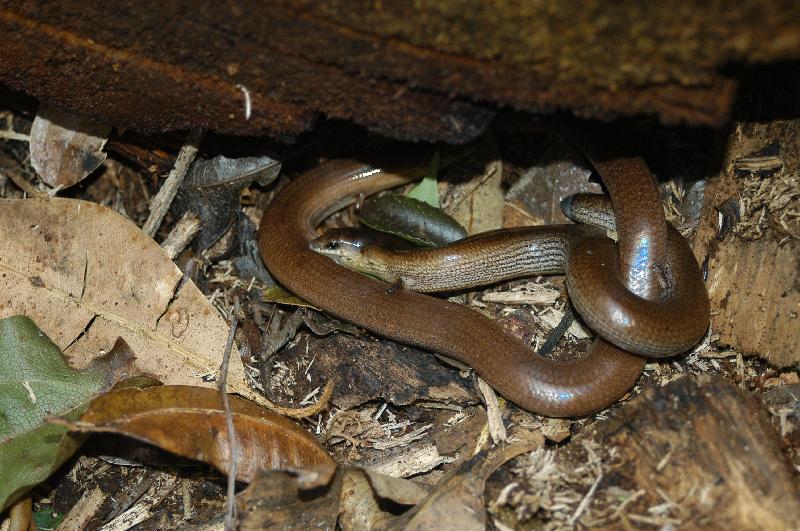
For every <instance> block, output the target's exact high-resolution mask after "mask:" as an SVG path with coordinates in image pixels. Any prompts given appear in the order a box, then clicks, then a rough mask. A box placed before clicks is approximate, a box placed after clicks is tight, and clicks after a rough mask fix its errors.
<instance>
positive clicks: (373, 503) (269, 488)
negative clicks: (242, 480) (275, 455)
mask: <svg viewBox="0 0 800 531" xmlns="http://www.w3.org/2000/svg"><path fill="white" fill-rule="evenodd" d="M333 472H335V474H333ZM426 496H428V491H427V490H426V489H425V488H424V487H422V486H420V485H417V484H416V483H414V482H412V481H409V480H407V479H401V478H393V477H389V476H384V475H382V474H378V473H375V472H369V471H366V470H362V469H356V468H346V467H339V468H334V467H322V468H321V467H316V468H314V469H311V470H273V471H262V472H261V473H259V474H257V475H256V477H255V478H254V479H253V481H252V482H251V483H250V486H249V487H248V488H247V489H245V490H244V491H243V492H242V493H241V494H240V495H239V497H238V500H237V502H238V508H239V511H238V513H239V522H238V524H239V529H287V528H291V529H334V528H335V527H336V524H337V518H338V524H339V525H340V526H341V528H342V529H344V530H345V531H350V530H361V529H371V528H372V527H373V526H374V525H375V524H377V523H378V522H381V521H383V520H386V519H388V518H393V517H395V516H397V514H398V513H402V511H404V510H406V509H407V508H408V507H409V506H412V505H414V504H416V503H421V502H422V501H423V500H424V499H425V497H426Z"/></svg>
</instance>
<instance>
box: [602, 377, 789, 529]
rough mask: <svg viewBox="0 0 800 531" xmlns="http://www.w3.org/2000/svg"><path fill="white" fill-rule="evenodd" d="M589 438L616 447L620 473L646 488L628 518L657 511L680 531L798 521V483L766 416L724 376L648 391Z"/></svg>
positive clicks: (680, 381)
mask: <svg viewBox="0 0 800 531" xmlns="http://www.w3.org/2000/svg"><path fill="white" fill-rule="evenodd" d="M592 438H594V439H595V440H598V442H600V443H601V444H602V445H603V446H604V447H616V449H617V450H618V451H619V453H618V454H617V459H616V463H615V465H614V468H615V469H616V472H617V473H618V474H620V475H621V476H622V477H625V478H630V480H631V481H632V482H633V483H634V485H633V487H634V489H635V490H639V489H641V490H643V491H644V492H643V493H642V494H643V495H642V496H641V497H639V498H637V500H636V501H635V502H632V503H630V505H628V507H627V509H626V510H625V513H624V514H623V515H622V518H623V519H625V518H628V516H625V515H626V514H627V515H635V514H636V513H637V512H638V513H645V514H648V513H647V512H646V509H647V508H652V507H656V506H658V507H660V508H661V509H663V511H662V512H663V513H666V514H668V515H669V519H670V520H673V519H674V520H676V521H679V522H680V523H679V525H678V527H679V528H680V529H753V530H760V529H795V528H796V526H797V523H798V522H800V502H799V501H798V497H797V485H796V484H795V482H794V478H793V477H792V472H791V467H790V466H789V464H788V463H787V462H786V461H785V460H784V458H783V457H782V456H781V451H780V442H779V440H778V437H777V435H776V433H775V429H774V428H773V427H772V425H771V424H770V423H769V420H768V418H767V414H766V411H765V410H764V409H763V407H762V406H761V405H760V404H759V403H758V402H757V401H756V400H755V399H754V398H752V397H750V396H747V395H746V394H745V393H743V392H742V391H740V390H739V389H738V388H737V387H736V386H735V385H733V384H732V383H730V382H728V381H727V380H725V379H724V378H722V377H718V376H699V377H694V376H684V377H681V378H679V379H678V380H675V381H673V382H671V383H669V384H667V385H666V386H664V387H661V388H657V389H651V390H648V391H647V392H646V393H644V394H643V395H642V396H640V397H638V398H637V399H636V400H635V401H634V402H632V403H631V404H630V405H628V406H626V407H624V408H622V410H621V411H619V412H618V413H617V414H616V415H615V416H614V417H613V418H611V419H609V420H607V421H605V422H603V423H601V424H598V426H597V429H596V431H595V432H594V433H593V434H592ZM651 513H652V511H651ZM629 518H630V522H631V523H634V522H636V520H635V516H630V517H629Z"/></svg>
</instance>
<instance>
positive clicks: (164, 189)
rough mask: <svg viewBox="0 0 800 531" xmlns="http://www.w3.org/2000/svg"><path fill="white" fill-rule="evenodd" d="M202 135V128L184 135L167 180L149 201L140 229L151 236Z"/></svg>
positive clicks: (163, 214)
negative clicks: (183, 141)
mask: <svg viewBox="0 0 800 531" xmlns="http://www.w3.org/2000/svg"><path fill="white" fill-rule="evenodd" d="M204 135H205V131H204V130H202V129H192V130H190V131H189V134H188V135H186V142H185V143H184V144H183V147H181V150H180V152H179V153H178V158H177V159H176V160H175V166H173V167H172V171H170V172H169V175H168V176H167V180H166V181H164V184H163V185H162V186H161V189H160V190H159V191H158V193H157V194H156V196H155V197H154V198H153V201H152V202H151V203H150V216H149V217H148V218H147V221H145V222H144V227H142V231H144V233H145V234H147V235H148V236H150V237H151V238H152V237H154V236H155V235H156V232H157V231H158V227H160V226H161V222H162V221H163V220H164V216H166V215H167V211H168V210H169V206H170V205H171V204H172V200H173V199H175V194H177V193H178V189H179V188H180V187H181V183H183V178H184V177H186V172H187V171H188V170H189V166H190V165H191V164H192V161H194V158H195V156H196V155H197V149H198V148H199V147H200V143H201V142H202V141H203V136H204Z"/></svg>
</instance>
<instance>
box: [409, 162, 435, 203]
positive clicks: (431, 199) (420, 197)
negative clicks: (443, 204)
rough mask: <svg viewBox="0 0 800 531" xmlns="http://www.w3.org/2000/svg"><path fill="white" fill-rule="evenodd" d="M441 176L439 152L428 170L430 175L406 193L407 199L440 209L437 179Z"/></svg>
mask: <svg viewBox="0 0 800 531" xmlns="http://www.w3.org/2000/svg"><path fill="white" fill-rule="evenodd" d="M438 175H439V152H438V151H437V152H436V153H435V154H434V155H433V159H432V160H431V165H430V167H429V168H428V175H426V176H425V177H423V178H422V180H421V181H420V182H419V183H418V184H417V185H416V186H415V187H414V188H412V189H411V190H409V191H408V193H406V197H410V198H412V199H416V200H417V201H422V202H423V203H427V204H429V205H430V206H432V207H433V208H439V188H438V186H437V179H438Z"/></svg>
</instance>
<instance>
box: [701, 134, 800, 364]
mask: <svg viewBox="0 0 800 531" xmlns="http://www.w3.org/2000/svg"><path fill="white" fill-rule="evenodd" d="M798 138H800V120H790V121H775V122H771V123H768V124H759V123H742V124H738V125H737V126H736V127H735V128H734V130H733V132H732V134H731V136H730V138H729V140H728V147H727V152H726V154H725V159H724V163H723V168H722V170H721V172H720V173H719V174H718V175H715V176H713V177H711V178H710V179H709V180H708V183H707V185H706V191H705V203H704V205H703V211H702V214H701V219H700V224H699V227H698V231H697V235H696V237H695V241H694V251H695V255H696V257H697V260H698V262H699V263H701V264H707V269H708V279H707V281H706V286H707V288H708V293H709V298H710V300H711V309H712V312H711V330H712V331H713V332H714V333H715V334H717V335H719V342H720V343H721V344H723V345H730V346H732V347H734V348H735V349H737V350H739V351H741V352H743V353H745V354H757V355H759V356H762V357H764V358H766V359H767V360H769V361H770V362H771V363H773V364H775V365H777V366H778V367H789V366H792V365H794V364H796V363H798V362H800V315H799V314H800V220H798V219H797V218H796V217H794V218H792V216H791V211H792V210H794V211H795V212H796V211H797V210H798V209H800V194H799V193H798V189H800V179H799V178H798V175H799V174H800V142H798ZM765 148H767V149H768V150H770V149H773V150H774V151H777V153H778V155H777V156H778V157H779V159H780V161H781V162H782V164H780V165H776V164H775V161H774V159H775V157H776V156H775V155H772V154H768V153H765V154H764V155H762V156H760V157H759V156H754V154H758V153H759V152H762V153H763V152H764V150H765ZM754 160H755V161H758V160H762V161H764V162H765V163H764V164H761V165H758V164H755V165H754ZM767 163H768V164H767ZM776 190H777V192H776ZM784 202H786V203H785V204H784ZM762 207H763V217H762V213H761V212H762V210H761V209H762ZM795 216H796V215H795Z"/></svg>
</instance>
